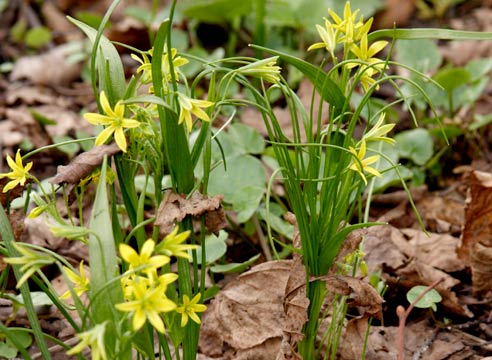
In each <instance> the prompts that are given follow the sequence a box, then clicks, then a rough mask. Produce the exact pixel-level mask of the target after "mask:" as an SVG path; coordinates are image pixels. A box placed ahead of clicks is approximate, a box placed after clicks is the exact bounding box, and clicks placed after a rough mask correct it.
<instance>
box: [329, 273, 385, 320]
mask: <svg viewBox="0 0 492 360" xmlns="http://www.w3.org/2000/svg"><path fill="white" fill-rule="evenodd" d="M326 288H327V290H328V292H329V293H330V295H332V294H338V295H343V296H347V297H348V299H347V304H348V305H349V307H351V308H357V309H358V310H359V316H358V318H369V317H374V318H377V319H381V317H382V310H383V309H382V304H383V298H382V297H381V296H380V295H379V294H378V292H377V291H376V290H375V289H374V287H372V285H371V284H369V283H368V282H367V281H366V280H362V279H357V278H353V277H350V276H328V277H327V278H326Z"/></svg>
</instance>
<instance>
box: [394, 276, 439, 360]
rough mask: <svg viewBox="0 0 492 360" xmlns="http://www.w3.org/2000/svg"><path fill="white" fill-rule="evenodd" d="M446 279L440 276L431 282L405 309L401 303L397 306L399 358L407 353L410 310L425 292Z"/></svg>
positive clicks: (399, 359) (400, 359) (401, 359)
mask: <svg viewBox="0 0 492 360" xmlns="http://www.w3.org/2000/svg"><path fill="white" fill-rule="evenodd" d="M443 281H444V278H440V279H439V280H436V281H434V282H433V283H432V284H430V285H429V286H428V287H427V288H426V289H425V290H424V291H422V293H421V294H420V295H419V296H417V298H416V299H415V300H414V301H413V302H412V303H411V304H410V306H409V307H408V308H407V309H406V310H405V308H404V307H403V306H401V305H399V306H398V307H397V308H396V315H398V320H399V323H398V360H404V359H403V358H404V354H405V341H404V333H405V323H406V321H407V318H408V316H409V315H410V312H411V311H412V310H413V308H414V307H415V304H417V303H418V302H419V301H420V299H422V298H423V297H424V296H425V294H427V293H428V292H429V291H431V290H432V289H434V288H435V287H436V286H437V285H439V284H440V283H441V282H443Z"/></svg>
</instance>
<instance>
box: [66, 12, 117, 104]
mask: <svg viewBox="0 0 492 360" xmlns="http://www.w3.org/2000/svg"><path fill="white" fill-rule="evenodd" d="M68 20H70V21H71V22H72V23H73V24H74V25H76V26H77V27H78V28H79V29H80V30H82V31H83V32H84V33H85V34H86V36H87V37H88V38H89V40H90V41H91V43H92V45H94V42H95V41H96V36H97V31H96V30H95V29H93V28H92V27H90V26H88V25H86V24H84V23H83V22H81V21H79V20H77V19H74V18H72V17H70V16H68ZM96 66H97V72H98V75H99V88H100V90H104V91H105V93H106V95H107V96H108V99H109V101H110V102H111V103H112V104H115V103H116V102H117V101H118V100H120V99H123V96H124V94H125V89H126V83H125V72H124V70H123V64H122V63H121V58H120V55H119V54H118V51H117V50H116V48H115V47H114V45H113V44H112V43H111V41H109V40H108V39H107V38H106V37H105V36H101V38H100V41H99V46H98V51H97V58H96Z"/></svg>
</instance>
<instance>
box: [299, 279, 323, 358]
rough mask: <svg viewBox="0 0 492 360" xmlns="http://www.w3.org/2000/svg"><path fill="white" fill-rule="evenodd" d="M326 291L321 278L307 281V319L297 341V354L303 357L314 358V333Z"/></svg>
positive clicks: (316, 330)
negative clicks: (302, 337) (301, 337)
mask: <svg viewBox="0 0 492 360" xmlns="http://www.w3.org/2000/svg"><path fill="white" fill-rule="evenodd" d="M325 293H326V285H325V282H324V281H322V280H315V281H313V282H308V283H307V295H308V298H309V308H308V321H307V323H306V324H305V325H304V329H303V333H304V339H303V340H302V341H301V342H300V343H299V347H298V350H299V354H300V355H301V356H302V358H303V359H314V353H315V351H314V350H315V344H316V335H317V333H318V320H319V313H320V310H321V306H322V305H323V299H324V297H325Z"/></svg>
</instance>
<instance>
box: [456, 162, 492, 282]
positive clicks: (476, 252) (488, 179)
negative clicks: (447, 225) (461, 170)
mask: <svg viewBox="0 0 492 360" xmlns="http://www.w3.org/2000/svg"><path fill="white" fill-rule="evenodd" d="M467 180H468V197H467V200H466V207H465V225H464V228H463V235H462V239H461V247H460V249H459V255H460V257H461V258H462V259H463V260H465V261H466V262H468V263H469V264H470V266H471V272H472V282H473V289H474V290H475V291H486V290H491V289H492V284H491V282H490V276H491V275H492V174H490V173H487V172H482V171H471V172H470V174H469V175H468V179H467Z"/></svg>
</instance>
